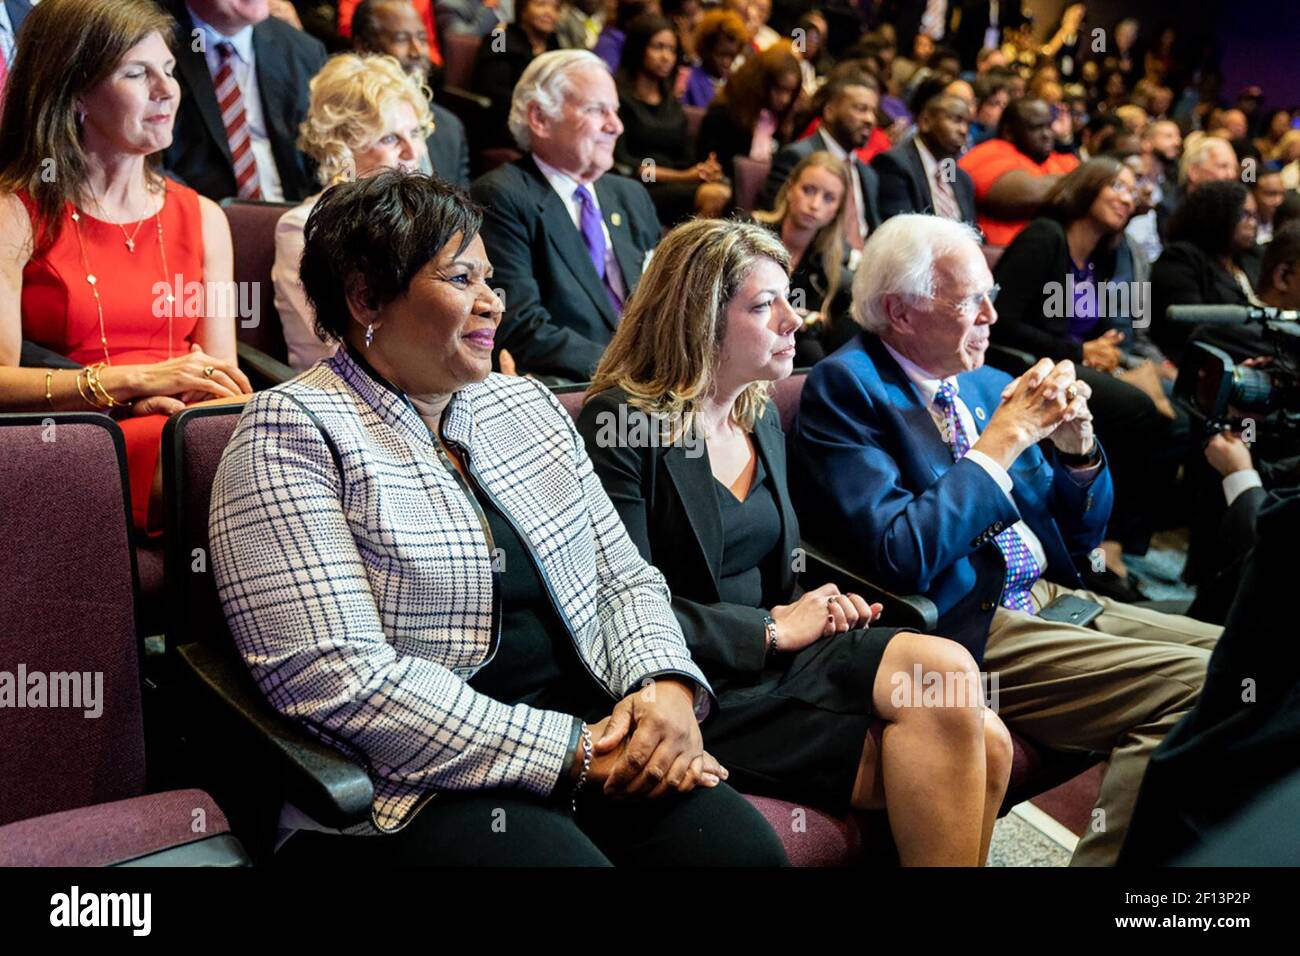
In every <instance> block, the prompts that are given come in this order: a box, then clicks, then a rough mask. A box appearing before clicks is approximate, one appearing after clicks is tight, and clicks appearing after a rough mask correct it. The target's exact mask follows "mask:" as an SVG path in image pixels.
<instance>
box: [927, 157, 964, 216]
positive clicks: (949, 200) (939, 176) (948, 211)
mask: <svg viewBox="0 0 1300 956" xmlns="http://www.w3.org/2000/svg"><path fill="white" fill-rule="evenodd" d="M951 189H952V187H951V186H949V185H948V183H946V182H944V179H943V167H942V166H936V167H935V168H934V187H933V188H932V189H931V190H930V192H932V193H934V212H935V215H937V216H942V217H943V218H944V219H955V220H956V221H957V222H961V207H960V206H958V205H957V198H956V197H955V196H954V195H953V194H952V192H951V191H950V190H951Z"/></svg>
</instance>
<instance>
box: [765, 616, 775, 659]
mask: <svg viewBox="0 0 1300 956" xmlns="http://www.w3.org/2000/svg"><path fill="white" fill-rule="evenodd" d="M763 630H764V632H765V633H766V635H767V653H768V654H775V653H776V621H775V620H774V619H773V617H772V615H770V614H769V615H768V616H767V617H765V618H763Z"/></svg>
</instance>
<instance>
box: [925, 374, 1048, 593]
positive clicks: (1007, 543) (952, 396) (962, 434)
mask: <svg viewBox="0 0 1300 956" xmlns="http://www.w3.org/2000/svg"><path fill="white" fill-rule="evenodd" d="M934 404H935V406H936V407H937V408H938V409H939V410H940V411H941V412H943V414H944V418H945V419H946V421H947V424H948V435H947V436H945V439H946V440H947V441H948V443H949V445H951V446H952V457H953V458H954V459H955V460H957V461H961V459H962V458H964V457H965V456H966V452H968V451H970V439H969V438H968V437H967V435H966V429H965V428H963V427H962V424H961V417H960V416H959V415H958V414H957V389H956V388H954V387H953V384H952V382H944V383H943V384H942V385H940V386H939V392H938V394H937V395H935V396H934ZM949 436H950V437H949ZM993 543H994V544H996V545H997V546H998V547H999V548H1000V549H1001V551H1002V557H1003V559H1004V560H1005V561H1006V564H1007V577H1006V580H1005V581H1004V582H1003V584H1002V599H1001V602H1000V603H1001V604H1002V606H1003V607H1007V608H1011V610H1013V611H1027V612H1028V613H1030V614H1033V613H1034V604H1033V601H1031V600H1030V597H1029V589H1030V588H1031V587H1033V585H1034V582H1035V581H1037V580H1038V576H1039V575H1040V574H1042V573H1043V569H1042V568H1040V567H1039V566H1038V562H1037V561H1036V560H1034V553H1033V552H1032V551H1030V550H1029V545H1027V544H1025V539H1024V538H1022V537H1020V535H1018V534H1016V529H1015V528H1006V529H1004V530H1003V531H1002V533H1001V534H999V535H998V536H997V537H996V538H994V539H993Z"/></svg>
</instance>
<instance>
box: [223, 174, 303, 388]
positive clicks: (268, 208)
mask: <svg viewBox="0 0 1300 956" xmlns="http://www.w3.org/2000/svg"><path fill="white" fill-rule="evenodd" d="M294 205H295V204H294V203H279V202H249V201H248V200H244V199H223V200H222V202H221V208H222V209H223V210H224V211H225V213H226V221H227V222H228V223H229V224H230V238H231V242H232V244H233V246H234V254H235V260H234V279H235V282H236V283H237V285H238V286H239V287H240V288H241V289H248V290H255V291H252V294H251V299H250V293H248V292H246V293H244V295H243V296H241V298H242V299H243V300H245V301H256V302H257V310H258V311H257V316H256V322H254V321H253V319H252V318H251V317H243V316H241V317H239V318H238V319H237V320H236V334H237V335H238V336H239V363H240V365H241V367H243V369H244V371H245V373H246V374H248V375H249V377H250V378H253V379H254V381H253V385H254V387H259V388H260V387H266V386H269V385H274V384H276V383H278V382H283V381H286V380H287V379H290V378H292V377H293V370H292V369H291V368H289V366H288V365H286V364H285V362H287V361H288V357H289V350H288V348H287V347H286V346H285V344H284V329H283V328H282V327H281V325H280V313H279V312H277V311H276V308H275V285H274V284H273V283H272V282H271V267H272V266H273V265H275V226H276V223H278V222H279V221H280V217H281V216H283V215H284V214H285V211H286V210H289V209H292V208H293V207H294ZM244 283H250V285H244ZM251 283H256V285H251ZM236 301H237V302H238V301H239V299H237V300H236Z"/></svg>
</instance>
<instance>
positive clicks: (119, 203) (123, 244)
mask: <svg viewBox="0 0 1300 956" xmlns="http://www.w3.org/2000/svg"><path fill="white" fill-rule="evenodd" d="M173 27H174V25H173V23H172V21H171V19H170V18H169V17H168V16H167V15H166V14H164V13H162V12H161V11H160V10H159V9H158V8H157V7H155V6H154V5H153V4H152V3H150V2H148V0H116V2H114V3H103V2H102V0H45V2H44V3H42V4H40V5H39V6H38V7H37V8H36V9H34V10H33V11H32V13H31V14H30V15H29V16H28V18H27V20H26V22H25V23H24V28H23V31H22V33H21V35H20V36H19V42H18V51H17V55H16V57H15V58H14V63H13V69H12V71H11V73H10V76H9V81H8V84H7V87H8V89H7V96H6V102H5V110H4V115H3V120H2V121H0V236H3V237H4V238H3V240H0V407H4V408H7V409H12V410H33V411H35V410H40V409H42V408H49V409H58V410H65V411H72V410H85V409H92V408H98V409H102V410H105V411H110V412H111V413H112V414H113V415H114V416H115V417H117V418H118V419H119V423H120V424H121V426H122V431H123V433H124V434H125V436H126V446H127V457H128V464H129V467H130V483H131V500H132V510H133V513H134V517H135V523H136V526H137V527H139V528H149V527H151V526H152V524H153V523H152V522H150V520H149V518H150V510H151V509H150V506H151V503H152V504H155V505H156V502H157V495H158V490H159V487H160V481H159V469H158V458H159V440H160V436H161V433H162V427H163V424H164V423H165V422H166V420H167V416H168V415H170V414H172V413H173V412H176V411H179V410H180V409H182V408H184V407H185V406H186V405H188V404H192V403H194V402H196V401H200V400H207V399H226V400H230V399H237V398H238V397H239V396H242V395H245V394H247V393H248V392H249V391H251V389H250V386H249V383H248V379H247V378H245V376H244V375H243V373H241V372H240V371H239V369H238V367H237V365H236V355H235V324H234V323H235V319H234V310H235V303H236V302H237V301H238V297H237V296H235V295H234V294H233V292H234V286H233V283H232V281H231V268H232V265H231V243H230V230H229V227H228V226H227V224H226V218H225V215H224V214H223V213H222V212H221V210H220V209H219V208H218V207H217V206H216V204H215V203H213V202H212V201H211V200H209V199H205V198H203V197H201V196H199V195H198V194H197V193H195V192H194V191H193V190H191V189H188V188H186V187H184V186H181V185H179V184H177V183H175V182H171V181H168V180H166V179H164V178H163V177H162V176H161V175H160V174H159V173H158V172H157V171H156V170H155V169H154V168H152V167H151V166H150V164H149V163H148V162H147V160H148V159H149V158H150V157H154V156H156V154H158V153H160V152H161V151H162V150H163V149H165V148H166V147H167V146H168V145H169V144H170V143H171V140H172V124H173V121H174V119H175V111H176V108H177V105H178V103H179V88H178V86H177V83H176V80H175V79H174V78H173V76H172V74H173V71H174V69H175V58H174V57H173V56H172V53H171V51H170V49H169V48H168V38H170V37H171V36H172V31H173ZM81 78H88V79H81ZM79 80H80V82H79ZM23 339H27V340H29V341H31V342H33V343H35V344H36V345H39V346H42V347H44V348H47V349H50V350H52V351H54V352H57V353H58V354H60V355H62V356H65V357H66V358H68V359H71V360H72V361H73V362H76V363H77V364H78V365H80V366H82V368H81V369H79V370H78V369H66V370H65V369H58V370H55V369H43V368H18V367H16V366H18V364H19V356H20V351H21V344H22V340H23Z"/></svg>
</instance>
